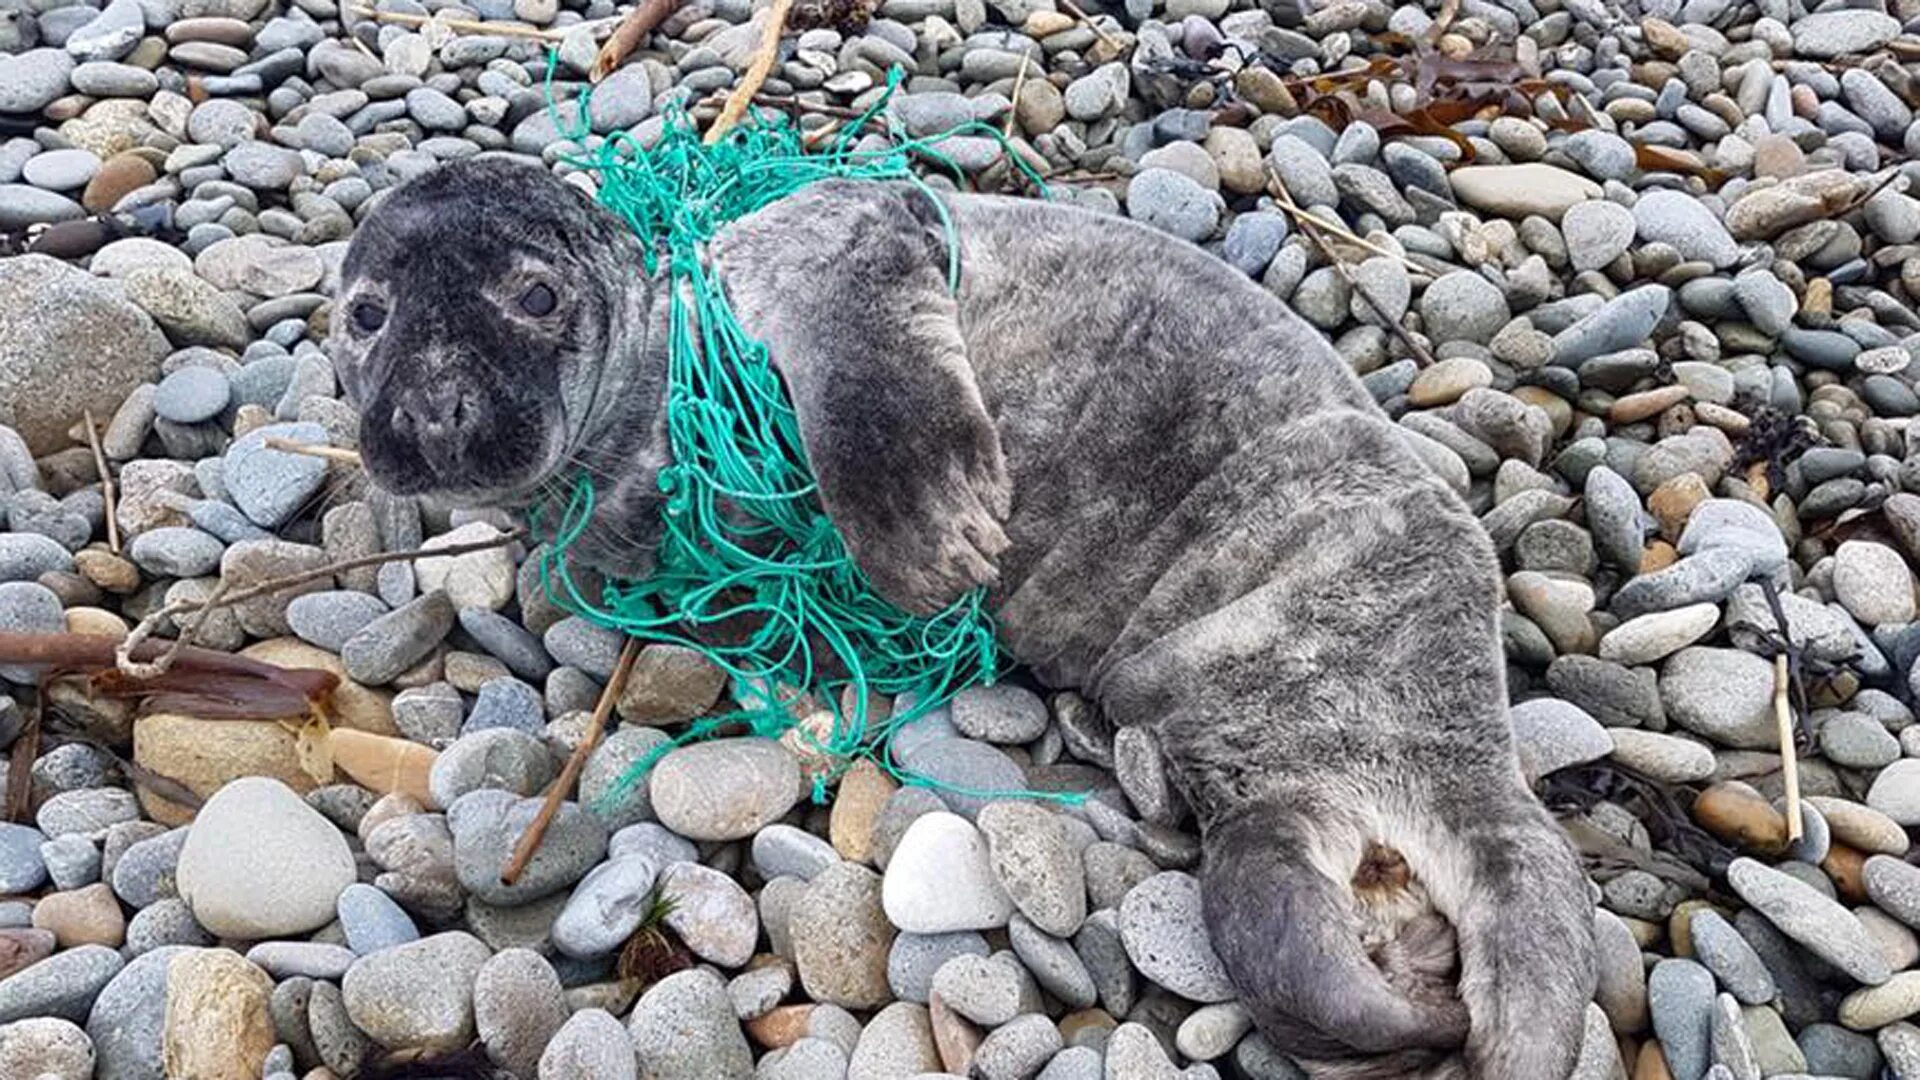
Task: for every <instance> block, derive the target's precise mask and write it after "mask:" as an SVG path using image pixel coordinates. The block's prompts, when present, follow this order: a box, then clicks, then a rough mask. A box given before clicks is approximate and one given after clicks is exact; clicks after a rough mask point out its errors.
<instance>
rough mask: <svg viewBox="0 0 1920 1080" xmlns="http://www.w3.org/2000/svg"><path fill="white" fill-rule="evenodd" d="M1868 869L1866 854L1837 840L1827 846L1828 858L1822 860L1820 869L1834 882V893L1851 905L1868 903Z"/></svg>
mask: <svg viewBox="0 0 1920 1080" xmlns="http://www.w3.org/2000/svg"><path fill="white" fill-rule="evenodd" d="M1866 868H1867V855H1866V853H1865V852H1863V851H1861V850H1860V849H1858V848H1851V847H1848V846H1847V845H1845V844H1842V843H1840V842H1839V841H1837V840H1836V841H1833V842H1832V843H1830V844H1829V845H1828V846H1827V857H1826V858H1824V859H1821V860H1820V869H1822V870H1824V871H1826V873H1827V877H1828V878H1830V879H1832V881H1833V891H1835V892H1837V893H1839V894H1840V899H1842V900H1845V901H1846V902H1847V903H1849V904H1864V903H1866V902H1867V879H1866Z"/></svg>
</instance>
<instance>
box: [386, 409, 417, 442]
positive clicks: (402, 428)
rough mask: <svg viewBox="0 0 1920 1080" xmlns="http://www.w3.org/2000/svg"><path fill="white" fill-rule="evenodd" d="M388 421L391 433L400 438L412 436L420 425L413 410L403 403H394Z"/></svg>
mask: <svg viewBox="0 0 1920 1080" xmlns="http://www.w3.org/2000/svg"><path fill="white" fill-rule="evenodd" d="M389 423H390V425H391V426H392V427H393V433H394V434H395V435H399V436H401V437H402V438H412V437H413V435H414V433H415V432H416V431H417V430H418V429H419V426H420V424H419V419H418V418H417V417H415V416H414V415H413V411H412V410H411V409H408V408H407V407H406V406H405V405H395V406H394V407H393V413H392V416H391V418H390V420H389Z"/></svg>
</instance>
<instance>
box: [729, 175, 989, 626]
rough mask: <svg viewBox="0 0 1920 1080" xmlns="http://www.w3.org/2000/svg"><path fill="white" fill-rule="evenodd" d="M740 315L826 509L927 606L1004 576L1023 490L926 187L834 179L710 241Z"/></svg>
mask: <svg viewBox="0 0 1920 1080" xmlns="http://www.w3.org/2000/svg"><path fill="white" fill-rule="evenodd" d="M712 254H713V259H714V266H715V269H716V271H717V272H718V276H719V279H720V281H721V284H722V285H723V286H724V287H725V289H726V292H727V296H728V300H729V302H730V303H731V304H732V307H733V312H734V316H735V318H737V319H738V320H739V322H740V324H741V326H742V328H744V329H745V330H746V331H747V332H748V333H749V334H751V335H753V336H754V337H755V338H757V339H759V340H760V341H762V342H764V343H765V344H766V346H767V349H768V351H769V354H770V355H771V357H772V360H773V364H774V366H775V368H776V369H778V370H779V372H780V374H781V376H782V378H784V379H785V380H786V384H787V391H788V393H789V394H790V395H791V397H792V400H793V406H794V410H795V411H796V412H797V413H798V415H799V418H800V435H801V439H802V441H803V442H804V443H805V449H806V452H807V458H808V463H809V465H810V466H811V467H812V469H813V473H814V476H815V478H816V479H817V480H818V481H819V485H820V498H821V502H822V504H823V505H824V506H825V507H826V510H827V514H828V515H829V516H830V517H831V518H832V519H833V522H834V524H835V525H836V526H837V527H838V528H839V530H840V534H841V536H842V537H844V538H845V540H846V543H847V549H848V551H849V553H850V554H851V555H852V556H853V559H854V561H855V562H856V563H857V564H859V566H860V568H861V570H862V571H864V572H865V573H866V575H867V577H868V578H869V579H870V580H871V581H872V582H873V585H874V587H875V588H876V589H878V590H879V592H880V594H881V595H882V596H884V597H886V598H887V599H888V600H890V601H892V602H894V603H895V604H898V605H900V606H901V607H903V608H905V609H906V610H908V611H910V612H913V613H915V614H927V613H931V612H933V611H937V610H939V609H940V608H942V607H944V606H946V605H947V604H948V603H951V602H952V601H954V600H956V599H958V598H960V597H961V596H963V595H964V594H965V593H966V592H967V591H969V590H971V589H973V588H975V587H976V586H981V585H991V584H993V583H994V582H995V581H996V580H997V579H998V569H997V566H996V564H995V560H996V558H997V557H998V556H999V554H1000V553H1001V552H1002V551H1003V550H1005V548H1006V546H1007V538H1006V535H1005V533H1004V532H1002V530H1001V526H1000V523H1001V522H1002V521H1004V520H1005V519H1006V516H1007V514H1008V512H1009V510H1010V509H1011V505H1012V488H1011V485H1010V483H1009V481H1008V478H1007V469H1006V462H1005V459H1004V457H1003V455H1002V453H1001V448H1000V436H999V432H998V431H997V430H996V429H995V428H994V425H993V421H992V419H991V418H990V417H989V416H988V415H987V410H986V406H985V404H984V403H983V402H982V401H981V398H980V389H979V387H978V385H977V384H976V383H975V382H974V377H973V369H972V367H971V365H969V364H968V362H967V356H966V346H965V343H964V342H963V341H962V339H961V336H960V325H959V321H958V311H957V308H956V306H955V304H954V301H953V298H952V296H951V295H949V293H948V289H947V277H946V269H947V250H946V242H945V237H944V236H943V235H942V233H941V230H940V228H939V223H938V219H937V217H936V216H935V214H934V213H933V210H932V207H931V206H930V205H929V204H928V202H927V200H926V197H925V196H923V195H921V194H919V193H917V192H915V191H913V190H912V189H910V188H904V187H900V186H896V185H891V184H880V183H874V182H870V181H866V182H863V181H828V182H822V183H819V184H815V185H813V186H812V187H809V188H807V189H806V190H805V191H803V192H801V193H799V194H797V195H793V196H791V197H789V198H786V199H782V200H781V201H779V202H777V203H774V204H773V205H771V206H769V207H767V208H766V209H764V210H761V211H759V212H757V213H755V214H752V215H750V216H748V217H745V218H742V219H741V220H740V221H739V222H737V223H735V224H734V225H733V226H731V227H730V228H729V229H727V230H726V231H725V232H723V233H722V234H721V235H720V236H719V237H717V238H716V239H715V240H714V243H713V246H712Z"/></svg>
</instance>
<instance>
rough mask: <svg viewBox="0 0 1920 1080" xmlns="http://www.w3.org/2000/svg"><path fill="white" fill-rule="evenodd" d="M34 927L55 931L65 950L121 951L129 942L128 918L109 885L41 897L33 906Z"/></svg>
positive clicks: (55, 936) (55, 937) (103, 884)
mask: <svg viewBox="0 0 1920 1080" xmlns="http://www.w3.org/2000/svg"><path fill="white" fill-rule="evenodd" d="M33 925H34V926H35V927H37V928H39V929H41V930H49V931H52V932H53V937H54V940H55V941H57V942H59V944H60V947H61V948H63V949H71V948H73V947H74V946H76V945H105V946H107V947H108V948H110V949H117V948H119V947H120V944H121V942H123V941H125V940H126V939H127V917H126V915H125V913H123V912H122V911H121V910H120V901H119V900H117V899H115V898H114V895H113V889H112V887H111V886H109V885H107V884H106V883H105V882H95V883H94V884H92V885H88V886H87V887H85V888H83V889H70V890H68V891H66V892H57V893H48V894H47V895H46V896H43V897H41V898H40V902H39V903H37V904H35V905H33Z"/></svg>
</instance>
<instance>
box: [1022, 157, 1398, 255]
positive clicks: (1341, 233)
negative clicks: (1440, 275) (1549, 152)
mask: <svg viewBox="0 0 1920 1080" xmlns="http://www.w3.org/2000/svg"><path fill="white" fill-rule="evenodd" d="M1267 175H1268V176H1272V175H1273V171H1272V170H1271V169H1269V170H1268V171H1267ZM1050 179H1051V178H1050ZM1280 209H1281V211H1283V212H1284V213H1285V214H1286V215H1287V216H1288V217H1290V218H1292V219H1293V220H1294V221H1296V222H1299V223H1300V224H1301V227H1302V228H1307V227H1309V225H1308V223H1309V222H1310V223H1311V225H1312V226H1317V227H1318V228H1320V229H1323V230H1325V231H1327V232H1330V233H1332V234H1333V235H1335V236H1337V237H1339V238H1340V239H1341V240H1344V241H1346V242H1347V243H1349V244H1353V245H1354V246H1356V247H1360V248H1363V249H1365V250H1367V251H1371V252H1373V253H1374V254H1375V255H1380V256H1384V257H1386V258H1389V259H1392V260H1393V261H1395V262H1397V263H1399V264H1400V265H1401V266H1404V267H1406V268H1407V272H1408V273H1412V274H1420V275H1422V276H1424V277H1432V276H1433V272H1432V271H1431V270H1428V269H1427V268H1426V267H1424V266H1421V265H1420V264H1419V263H1417V262H1414V261H1413V260H1412V259H1409V258H1407V257H1406V256H1405V255H1402V254H1400V253H1399V252H1397V251H1394V250H1393V249H1392V248H1385V247H1381V246H1380V245H1379V244H1376V243H1374V242H1373V241H1371V240H1368V239H1366V238H1365V237H1363V236H1357V235H1355V234H1354V232H1353V231H1352V230H1351V229H1348V228H1347V227H1346V226H1345V225H1342V224H1340V223H1338V222H1333V221H1328V220H1326V219H1325V218H1318V217H1314V216H1313V215H1312V214H1309V213H1308V212H1307V211H1305V210H1303V209H1301V208H1300V207H1299V206H1296V205H1294V204H1292V203H1282V204H1281V205H1280Z"/></svg>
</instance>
